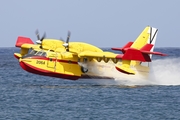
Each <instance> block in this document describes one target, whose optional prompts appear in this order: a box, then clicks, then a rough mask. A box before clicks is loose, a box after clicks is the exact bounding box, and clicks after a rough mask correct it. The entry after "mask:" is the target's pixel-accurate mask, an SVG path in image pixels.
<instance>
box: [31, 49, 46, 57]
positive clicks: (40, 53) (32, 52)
mask: <svg viewBox="0 0 180 120" xmlns="http://www.w3.org/2000/svg"><path fill="white" fill-rule="evenodd" d="M28 54H29V55H35V56H46V52H44V51H43V50H40V51H36V50H33V49H32V50H30V52H29V53H28Z"/></svg>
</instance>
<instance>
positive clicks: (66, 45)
mask: <svg viewBox="0 0 180 120" xmlns="http://www.w3.org/2000/svg"><path fill="white" fill-rule="evenodd" d="M70 35H71V32H70V31H68V35H67V39H66V42H65V43H64V44H63V46H64V47H65V49H66V51H67V52H69V39H70Z"/></svg>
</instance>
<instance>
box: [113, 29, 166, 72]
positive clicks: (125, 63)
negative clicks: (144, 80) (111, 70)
mask: <svg viewBox="0 0 180 120" xmlns="http://www.w3.org/2000/svg"><path fill="white" fill-rule="evenodd" d="M157 33H158V29H156V28H153V27H150V26H148V27H146V28H145V29H144V30H143V31H142V33H141V34H140V35H139V36H138V37H137V39H136V40H135V41H134V42H129V43H128V44H126V45H125V46H124V47H123V48H112V50H119V51H122V52H123V53H124V54H123V55H118V56H117V58H118V59H122V65H121V66H119V65H118V66H116V69H117V70H119V71H120V72H123V73H126V74H135V71H133V70H132V69H131V66H136V65H140V64H141V63H142V62H151V57H152V54H154V55H161V56H164V55H165V54H162V53H160V52H153V50H154V45H155V42H156V37H157Z"/></svg>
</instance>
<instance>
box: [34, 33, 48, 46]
mask: <svg viewBox="0 0 180 120" xmlns="http://www.w3.org/2000/svg"><path fill="white" fill-rule="evenodd" d="M35 33H36V36H37V39H38V40H37V41H36V43H37V44H42V41H43V39H44V38H45V37H46V33H44V34H43V36H42V38H40V35H39V31H38V30H36V32H35Z"/></svg>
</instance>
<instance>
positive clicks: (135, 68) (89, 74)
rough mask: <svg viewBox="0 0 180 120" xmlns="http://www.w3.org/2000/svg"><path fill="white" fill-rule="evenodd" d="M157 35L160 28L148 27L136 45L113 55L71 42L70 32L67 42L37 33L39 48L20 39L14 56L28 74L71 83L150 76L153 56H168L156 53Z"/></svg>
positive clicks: (26, 38)
mask: <svg viewBox="0 0 180 120" xmlns="http://www.w3.org/2000/svg"><path fill="white" fill-rule="evenodd" d="M157 33H158V29H157V28H154V27H150V26H147V27H145V29H144V30H143V31H142V32H141V34H140V35H139V36H138V37H137V38H136V40H135V41H134V42H128V43H127V44H126V45H125V46H123V47H122V48H119V47H117V48H111V49H112V51H114V52H110V51H104V50H102V49H100V48H98V47H96V46H94V45H91V44H88V43H85V42H69V39H70V35H71V33H70V32H68V35H67V39H66V41H64V40H60V39H48V38H46V34H44V35H43V36H42V37H40V35H39V32H38V31H36V36H37V39H38V40H37V41H36V44H35V43H34V42H33V41H32V40H31V39H30V38H28V37H24V36H18V38H17V41H16V44H15V46H16V47H19V48H20V53H14V56H15V58H17V59H18V61H19V64H20V66H21V67H22V69H24V70H25V71H27V72H30V73H34V74H38V75H44V76H50V77H58V78H62V79H68V80H78V79H80V78H89V79H90V78H98V79H101V78H107V79H114V76H119V77H121V76H123V77H127V78H128V77H130V78H133V77H134V76H148V74H149V68H150V67H149V63H150V62H151V61H152V55H160V56H165V55H166V54H163V53H161V52H154V45H155V42H156V37H157Z"/></svg>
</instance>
